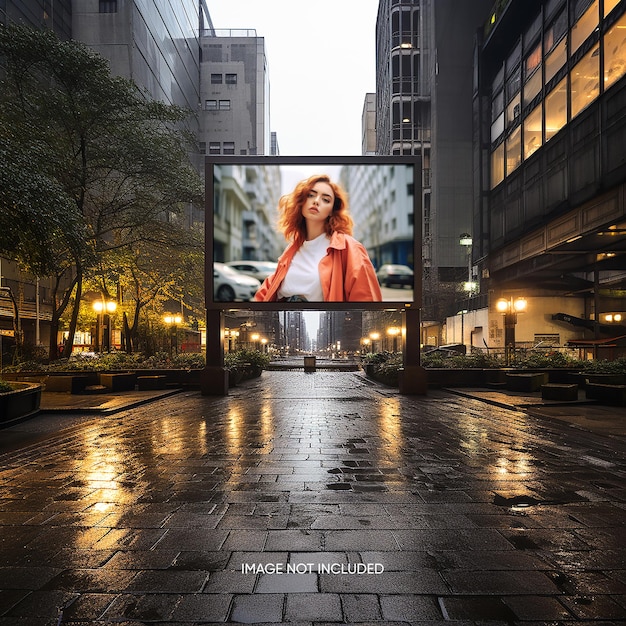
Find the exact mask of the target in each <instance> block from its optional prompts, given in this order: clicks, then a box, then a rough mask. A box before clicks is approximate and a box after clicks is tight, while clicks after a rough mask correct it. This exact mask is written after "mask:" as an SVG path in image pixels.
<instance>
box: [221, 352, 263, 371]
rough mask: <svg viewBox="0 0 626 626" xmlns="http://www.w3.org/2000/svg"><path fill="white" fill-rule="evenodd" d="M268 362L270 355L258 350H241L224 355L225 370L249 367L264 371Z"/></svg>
mask: <svg viewBox="0 0 626 626" xmlns="http://www.w3.org/2000/svg"><path fill="white" fill-rule="evenodd" d="M269 362H270V355H269V354H265V353H264V352H260V351H259V350H246V349H244V348H241V349H240V350H236V351H235V352H228V353H226V354H225V355H224V366H225V367H226V368H227V369H234V368H236V367H243V366H250V365H252V366H253V367H259V368H261V369H265V368H266V367H267V366H268V365H269Z"/></svg>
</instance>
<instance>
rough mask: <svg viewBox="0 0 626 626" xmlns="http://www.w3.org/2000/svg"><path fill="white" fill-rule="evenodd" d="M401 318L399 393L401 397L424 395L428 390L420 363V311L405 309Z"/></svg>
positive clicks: (424, 372) (424, 373)
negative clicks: (402, 363)
mask: <svg viewBox="0 0 626 626" xmlns="http://www.w3.org/2000/svg"><path fill="white" fill-rule="evenodd" d="M402 318H403V319H402V325H403V327H404V333H403V335H404V345H403V347H402V348H403V349H402V353H403V354H404V367H403V368H402V369H401V370H400V377H399V384H400V393H401V394H403V395H426V392H427V389H428V385H427V381H426V370H425V369H424V368H423V367H422V363H421V345H420V342H421V330H420V327H421V323H420V321H421V315H420V310H419V309H413V308H409V309H405V311H404V313H403V316H402Z"/></svg>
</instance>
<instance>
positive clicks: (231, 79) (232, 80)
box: [226, 74, 237, 85]
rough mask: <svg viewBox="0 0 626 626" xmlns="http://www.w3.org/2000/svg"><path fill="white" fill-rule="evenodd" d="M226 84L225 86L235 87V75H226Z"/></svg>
mask: <svg viewBox="0 0 626 626" xmlns="http://www.w3.org/2000/svg"><path fill="white" fill-rule="evenodd" d="M226 84H227V85H236V84H237V74H226Z"/></svg>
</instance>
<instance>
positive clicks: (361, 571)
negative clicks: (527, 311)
mask: <svg viewBox="0 0 626 626" xmlns="http://www.w3.org/2000/svg"><path fill="white" fill-rule="evenodd" d="M49 420H54V421H53V422H52V423H53V424H54V428H51V422H50V421H49ZM3 438H6V439H7V440H10V441H11V442H12V443H11V446H10V447H9V448H4V450H5V451H4V452H3V453H2V454H0V463H1V465H0V468H1V469H0V589H1V591H0V626H9V625H10V626H31V625H32V626H48V625H50V626H53V625H54V626H59V625H61V624H63V625H65V626H67V625H71V624H124V625H126V626H136V625H139V624H153V623H166V624H178V625H179V626H191V625H195V624H211V623H214V624H225V623H232V624H241V623H255V624H274V623H293V624H296V623H297V624H302V625H309V624H335V623H349V624H363V625H365V624H386V625H390V626H391V625H396V624H398V625H399V624H434V623H440V622H451V623H455V624H463V625H465V624H536V625H539V624H567V623H573V622H575V623H578V624H617V623H623V622H624V618H625V617H626V544H625V542H624V539H623V538H624V534H625V533H624V525H625V521H626V516H625V515H624V508H625V504H624V503H625V497H626V491H625V489H624V485H625V482H624V478H625V476H626V472H625V465H624V460H625V457H626V455H625V452H626V450H625V446H624V438H621V437H615V436H605V435H600V434H595V433H590V432H585V431H583V430H579V429H574V428H570V427H569V426H568V425H567V424H566V423H561V422H558V421H555V420H545V419H542V418H541V417H536V416H532V415H528V414H526V413H522V412H518V411H513V410H507V409H504V408H500V407H497V406H492V405H489V404H485V403H482V402H479V401H476V400H472V399H470V398H464V397H460V396H457V395H452V394H449V393H447V392H444V391H431V392H429V395H428V396H426V397H402V396H397V395H396V394H395V393H394V392H393V390H390V389H387V388H382V387H379V386H376V385H374V384H372V383H371V382H369V381H368V380H366V379H365V378H363V377H362V376H361V375H360V374H358V373H342V372H316V373H314V374H305V373H303V372H265V373H264V374H263V376H262V377H261V378H259V379H256V380H255V381H253V382H251V383H249V384H246V385H244V386H241V387H237V388H235V389H233V390H232V391H231V395H230V396H228V397H226V398H210V397H202V396H200V394H199V393H192V392H183V393H181V394H178V395H176V396H173V397H170V398H166V399H162V400H157V401H155V402H153V403H151V404H148V405H145V406H141V407H137V408H134V409H132V410H129V411H125V412H121V413H117V414H115V415H111V416H106V415H105V416H98V417H93V416H85V417H83V418H81V417H80V416H75V415H74V416H72V417H71V418H70V417H69V416H68V418H67V421H64V420H63V419H62V418H59V417H58V416H55V417H54V418H50V417H46V416H40V417H38V418H36V419H35V420H33V421H32V422H30V423H28V424H24V425H21V426H16V427H13V428H12V429H8V430H5V431H0V439H3ZM280 572H282V573H280Z"/></svg>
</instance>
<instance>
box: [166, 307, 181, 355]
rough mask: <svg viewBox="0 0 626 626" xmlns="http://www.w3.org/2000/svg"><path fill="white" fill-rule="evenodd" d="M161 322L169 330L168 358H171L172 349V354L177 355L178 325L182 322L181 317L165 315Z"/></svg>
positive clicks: (170, 314) (171, 314)
mask: <svg viewBox="0 0 626 626" xmlns="http://www.w3.org/2000/svg"><path fill="white" fill-rule="evenodd" d="M163 321H164V322H165V323H166V325H167V326H168V327H169V328H170V358H172V347H173V348H174V353H175V354H178V325H179V324H180V323H181V322H182V321H183V318H182V316H181V315H175V314H173V313H167V314H166V315H164V316H163Z"/></svg>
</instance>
